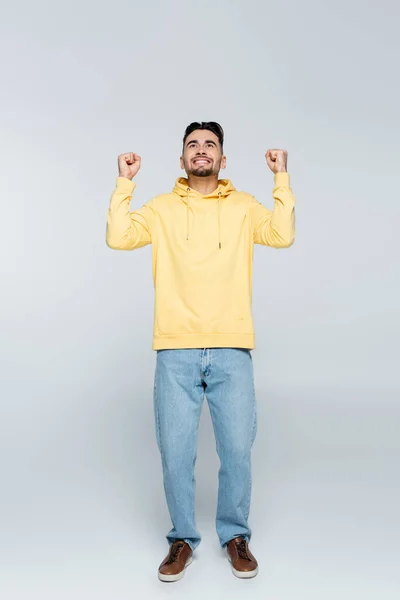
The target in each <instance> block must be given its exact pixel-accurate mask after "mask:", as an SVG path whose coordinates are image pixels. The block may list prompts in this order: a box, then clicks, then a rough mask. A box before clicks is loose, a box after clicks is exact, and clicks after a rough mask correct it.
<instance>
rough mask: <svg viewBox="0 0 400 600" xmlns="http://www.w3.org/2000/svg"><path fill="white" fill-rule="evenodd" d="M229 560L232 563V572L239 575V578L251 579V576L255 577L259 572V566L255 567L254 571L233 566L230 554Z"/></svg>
mask: <svg viewBox="0 0 400 600" xmlns="http://www.w3.org/2000/svg"><path fill="white" fill-rule="evenodd" d="M228 560H229V562H230V563H231V569H232V573H233V574H234V575H235V576H236V577H239V579H250V578H251V577H255V576H256V575H257V573H258V566H257V567H256V568H255V569H253V570H252V571H237V570H236V569H235V568H234V567H233V566H232V561H231V558H230V556H229V555H228Z"/></svg>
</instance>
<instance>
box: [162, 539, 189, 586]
mask: <svg viewBox="0 0 400 600" xmlns="http://www.w3.org/2000/svg"><path fill="white" fill-rule="evenodd" d="M192 560H193V552H192V549H191V547H190V546H189V544H187V543H186V542H184V541H183V540H176V541H175V542H173V543H172V544H170V547H169V552H168V554H167V556H166V557H165V558H164V560H163V561H162V563H161V565H160V566H159V567H158V579H160V580H161V581H178V579H182V577H183V576H184V574H185V569H186V567H187V566H188V565H190V564H191V562H192Z"/></svg>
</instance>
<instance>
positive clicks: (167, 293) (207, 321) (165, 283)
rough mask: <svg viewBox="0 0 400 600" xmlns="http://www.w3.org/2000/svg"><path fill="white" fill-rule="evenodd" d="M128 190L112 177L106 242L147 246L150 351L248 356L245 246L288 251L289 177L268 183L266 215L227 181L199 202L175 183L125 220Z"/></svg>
mask: <svg viewBox="0 0 400 600" xmlns="http://www.w3.org/2000/svg"><path fill="white" fill-rule="evenodd" d="M135 187H136V184H135V183H134V182H133V181H131V180H130V179H127V178H125V177H117V185H116V188H115V190H114V192H113V193H112V196H111V200H110V207H109V209H108V213H107V231H106V242H107V245H108V246H109V247H110V248H113V249H115V250H135V249H137V248H141V247H142V246H146V245H147V244H152V269H153V281H154V288H155V303H154V328H153V345H152V349H153V350H161V349H166V348H217V347H228V348H250V349H253V348H255V347H256V346H255V332H254V326H253V317H252V308H251V305H252V262H253V245H254V244H263V245H264V246H272V247H273V248H287V247H288V246H291V245H292V243H293V241H294V236H295V217H294V205H295V197H294V195H293V193H292V190H291V188H290V180H289V174H288V173H277V174H275V175H274V188H273V190H272V196H273V199H274V208H273V210H272V211H271V210H268V209H267V208H266V207H265V206H264V205H263V204H261V203H260V202H258V201H257V200H256V199H255V198H254V196H251V195H250V194H247V193H245V192H239V191H237V190H236V189H235V187H234V186H233V185H232V183H231V182H230V181H229V180H228V179H220V180H219V181H218V187H217V189H216V190H215V191H214V192H213V193H212V194H208V195H207V196H203V195H201V194H200V193H199V192H197V191H195V190H193V189H191V188H190V187H189V186H188V181H187V179H186V178H184V177H180V178H179V179H177V180H176V184H175V186H174V188H173V190H172V192H171V193H169V194H163V195H160V196H156V197H154V198H152V199H151V200H150V201H149V202H147V203H146V204H144V205H143V206H142V207H141V208H139V209H136V210H134V211H133V212H130V203H131V198H132V194H133V191H134V189H135Z"/></svg>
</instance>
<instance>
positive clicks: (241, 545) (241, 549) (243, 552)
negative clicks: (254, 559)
mask: <svg viewBox="0 0 400 600" xmlns="http://www.w3.org/2000/svg"><path fill="white" fill-rule="evenodd" d="M236 548H237V551H238V555H239V558H243V559H244V560H251V558H250V556H249V555H248V554H247V548H246V540H240V541H239V542H236Z"/></svg>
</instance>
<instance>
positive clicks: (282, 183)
mask: <svg viewBox="0 0 400 600" xmlns="http://www.w3.org/2000/svg"><path fill="white" fill-rule="evenodd" d="M274 186H275V187H290V176H289V173H275V175H274Z"/></svg>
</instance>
